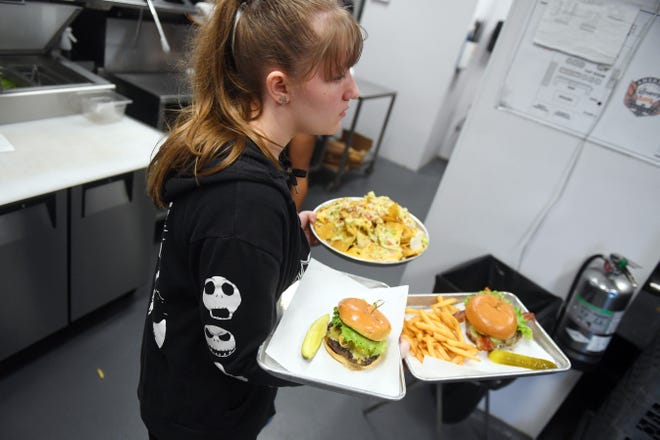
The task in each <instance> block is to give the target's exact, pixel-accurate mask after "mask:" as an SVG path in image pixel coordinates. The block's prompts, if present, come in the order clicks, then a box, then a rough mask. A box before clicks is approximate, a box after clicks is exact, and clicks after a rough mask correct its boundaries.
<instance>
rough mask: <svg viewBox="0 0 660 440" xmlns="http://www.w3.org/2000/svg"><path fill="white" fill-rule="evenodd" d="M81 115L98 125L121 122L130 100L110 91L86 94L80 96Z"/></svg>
mask: <svg viewBox="0 0 660 440" xmlns="http://www.w3.org/2000/svg"><path fill="white" fill-rule="evenodd" d="M80 101H81V105H82V112H83V115H85V117H86V118H87V119H89V120H90V121H93V122H97V123H100V124H105V123H109V122H116V121H119V120H121V118H122V117H123V116H124V112H125V111H126V106H127V105H128V104H130V103H131V102H133V101H131V100H130V99H128V98H126V97H125V96H122V95H120V94H119V93H115V92H112V91H103V92H87V93H81V94H80Z"/></svg>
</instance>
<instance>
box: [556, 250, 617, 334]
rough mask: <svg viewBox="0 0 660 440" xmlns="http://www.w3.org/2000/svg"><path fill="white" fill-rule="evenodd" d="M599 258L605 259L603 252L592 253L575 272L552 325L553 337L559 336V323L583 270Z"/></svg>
mask: <svg viewBox="0 0 660 440" xmlns="http://www.w3.org/2000/svg"><path fill="white" fill-rule="evenodd" d="M597 258H602V259H603V260H605V256H604V255H602V254H595V255H592V256H591V257H589V258H587V259H586V260H585V261H584V263H582V266H580V269H579V270H578V271H577V273H576V274H575V277H574V278H573V282H572V283H571V288H570V289H568V295H567V296H566V299H565V300H564V302H563V303H562V304H561V307H560V308H559V310H558V311H557V318H556V319H555V322H554V324H553V325H552V331H551V332H550V335H551V336H552V338H553V339H554V338H555V337H556V336H557V335H556V333H557V330H559V323H560V322H561V320H562V319H563V318H564V315H565V314H566V307H567V306H568V303H569V302H571V299H573V295H575V287H576V286H577V283H578V280H579V279H580V277H581V276H582V272H584V270H585V269H586V268H587V266H589V265H590V264H591V262H592V261H594V260H595V259H597Z"/></svg>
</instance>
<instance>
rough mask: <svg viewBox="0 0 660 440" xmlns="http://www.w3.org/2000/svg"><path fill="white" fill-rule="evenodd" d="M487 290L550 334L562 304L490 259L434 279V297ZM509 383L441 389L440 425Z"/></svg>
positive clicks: (457, 419)
mask: <svg viewBox="0 0 660 440" xmlns="http://www.w3.org/2000/svg"><path fill="white" fill-rule="evenodd" d="M486 287H489V288H490V289H491V290H499V291H504V292H511V293H513V294H514V295H516V296H517V297H518V298H519V299H520V301H522V302H523V304H525V307H527V309H528V310H529V311H530V312H533V313H534V315H535V317H536V320H537V322H538V323H539V324H541V326H542V327H543V328H544V329H545V330H546V332H548V334H550V332H551V331H552V329H553V327H554V325H555V322H556V320H557V314H558V312H559V309H560V308H561V305H562V302H563V300H562V299H561V298H559V297H557V296H555V295H553V294H552V293H550V292H548V291H547V290H545V289H543V288H542V287H541V286H539V285H538V284H536V283H534V282H533V281H531V280H529V279H528V278H526V277H525V276H524V275H522V274H520V273H519V272H517V271H516V270H514V269H512V268H511V267H509V266H507V265H506V264H505V263H503V262H501V261H500V260H498V259H497V258H495V257H494V256H492V255H485V256H482V257H478V258H475V259H474V260H470V261H466V262H465V263H462V264H460V265H458V266H455V267H453V268H452V269H450V270H448V271H446V272H443V273H441V274H438V275H436V277H435V285H434V287H433V292H434V293H454V292H476V291H479V290H482V289H484V288H486ZM512 381H513V379H506V380H489V381H478V382H477V381H474V382H452V383H447V384H444V385H443V386H442V421H443V422H444V423H457V422H460V421H461V420H463V419H465V418H466V417H467V416H469V415H470V413H471V412H472V411H474V409H475V408H476V407H477V405H478V404H479V401H480V400H481V398H482V397H483V396H484V395H485V394H486V392H487V391H488V390H495V389H499V388H502V387H504V386H506V385H508V384H510V383H511V382H512Z"/></svg>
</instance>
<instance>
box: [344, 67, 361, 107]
mask: <svg viewBox="0 0 660 440" xmlns="http://www.w3.org/2000/svg"><path fill="white" fill-rule="evenodd" d="M351 70H352V69H351ZM346 79H347V82H346V91H345V92H344V100H345V101H350V100H351V99H358V98H359V97H360V89H359V88H358V86H357V83H356V82H355V78H353V73H352V72H350V71H349V72H348V73H347V74H346Z"/></svg>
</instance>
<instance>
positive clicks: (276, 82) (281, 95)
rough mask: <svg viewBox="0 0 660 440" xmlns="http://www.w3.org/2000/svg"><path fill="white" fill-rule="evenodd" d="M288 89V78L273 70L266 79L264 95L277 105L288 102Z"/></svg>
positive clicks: (282, 73)
mask: <svg viewBox="0 0 660 440" xmlns="http://www.w3.org/2000/svg"><path fill="white" fill-rule="evenodd" d="M289 88H290V85H289V78H288V76H287V75H286V74H285V73H284V72H282V71H280V70H273V71H271V72H270V73H269V74H268V76H267V77H266V95H267V96H268V97H270V98H271V99H273V100H274V101H275V102H276V103H277V104H279V105H284V104H287V103H288V102H289Z"/></svg>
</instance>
